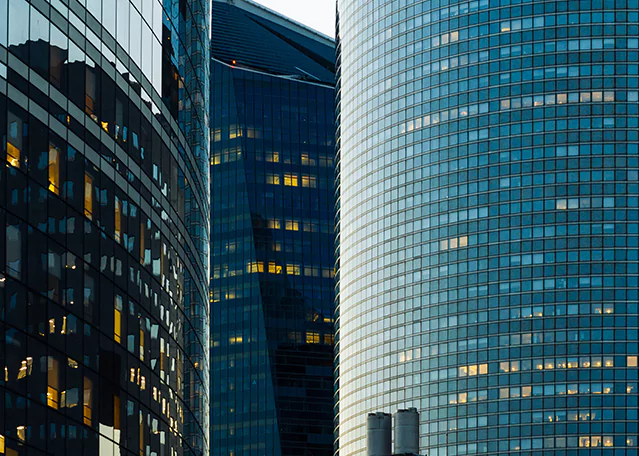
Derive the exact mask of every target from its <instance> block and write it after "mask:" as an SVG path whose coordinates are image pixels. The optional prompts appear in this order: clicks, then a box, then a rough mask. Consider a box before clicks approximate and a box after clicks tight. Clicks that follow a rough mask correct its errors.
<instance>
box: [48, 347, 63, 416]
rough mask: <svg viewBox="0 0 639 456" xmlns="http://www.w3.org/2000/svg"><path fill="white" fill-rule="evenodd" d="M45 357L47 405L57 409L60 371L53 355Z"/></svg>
mask: <svg viewBox="0 0 639 456" xmlns="http://www.w3.org/2000/svg"><path fill="white" fill-rule="evenodd" d="M47 358H48V360H47V405H48V406H49V407H51V408H54V409H56V410H57V409H58V407H59V406H60V399H59V394H60V373H59V369H58V360H57V359H55V358H54V357H53V356H49V357H47Z"/></svg>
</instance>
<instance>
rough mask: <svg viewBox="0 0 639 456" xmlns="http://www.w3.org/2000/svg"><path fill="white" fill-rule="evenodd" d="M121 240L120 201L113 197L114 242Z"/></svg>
mask: <svg viewBox="0 0 639 456" xmlns="http://www.w3.org/2000/svg"><path fill="white" fill-rule="evenodd" d="M121 241H122V201H121V200H120V198H118V197H117V196H116V197H115V242H118V243H120V242H121Z"/></svg>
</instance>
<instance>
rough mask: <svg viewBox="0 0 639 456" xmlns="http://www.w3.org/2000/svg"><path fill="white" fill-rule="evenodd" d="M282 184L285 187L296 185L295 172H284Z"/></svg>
mask: <svg viewBox="0 0 639 456" xmlns="http://www.w3.org/2000/svg"><path fill="white" fill-rule="evenodd" d="M284 185H286V186H287V187H297V186H298V185H299V183H298V177H297V174H284Z"/></svg>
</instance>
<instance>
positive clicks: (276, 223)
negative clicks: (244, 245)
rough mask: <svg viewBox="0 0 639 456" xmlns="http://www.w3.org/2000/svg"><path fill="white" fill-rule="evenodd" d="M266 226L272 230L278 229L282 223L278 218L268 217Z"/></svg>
mask: <svg viewBox="0 0 639 456" xmlns="http://www.w3.org/2000/svg"><path fill="white" fill-rule="evenodd" d="M267 226H268V227H269V228H270V229H272V230H279V229H280V228H282V223H281V222H280V221H279V220H278V219H268V222H267Z"/></svg>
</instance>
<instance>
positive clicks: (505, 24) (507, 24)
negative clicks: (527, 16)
mask: <svg viewBox="0 0 639 456" xmlns="http://www.w3.org/2000/svg"><path fill="white" fill-rule="evenodd" d="M501 31H502V32H510V21H508V22H502V23H501Z"/></svg>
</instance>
